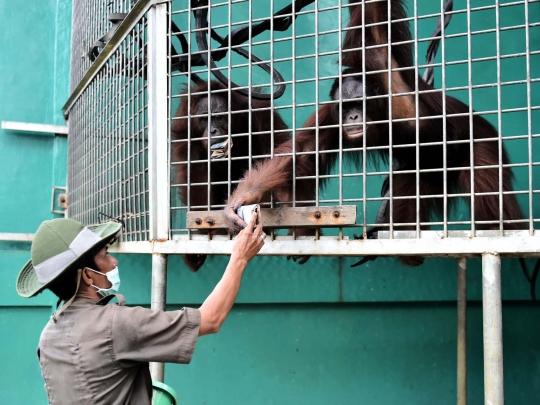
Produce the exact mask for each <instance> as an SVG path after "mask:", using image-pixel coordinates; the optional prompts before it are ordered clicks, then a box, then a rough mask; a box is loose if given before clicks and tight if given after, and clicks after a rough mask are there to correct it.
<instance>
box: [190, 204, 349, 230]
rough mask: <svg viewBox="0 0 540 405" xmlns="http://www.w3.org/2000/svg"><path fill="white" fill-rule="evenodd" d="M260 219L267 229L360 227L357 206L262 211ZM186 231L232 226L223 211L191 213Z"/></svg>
mask: <svg viewBox="0 0 540 405" xmlns="http://www.w3.org/2000/svg"><path fill="white" fill-rule="evenodd" d="M260 218H261V220H262V221H263V223H264V227H265V228H291V227H336V226H348V225H355V224H356V205H346V206H330V207H280V208H262V209H261V213H260ZM186 227H187V228H189V229H223V228H228V225H227V222H226V221H225V215H224V213H223V210H219V211H188V213H187V215H186Z"/></svg>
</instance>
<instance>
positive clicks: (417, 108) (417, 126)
mask: <svg viewBox="0 0 540 405" xmlns="http://www.w3.org/2000/svg"><path fill="white" fill-rule="evenodd" d="M414 55H415V61H414V88H415V90H416V91H415V92H414V109H415V113H414V126H415V139H416V147H415V153H416V167H415V169H416V173H415V182H416V213H415V214H416V237H417V238H419V237H420V202H421V200H420V93H419V87H418V86H419V85H418V77H419V73H418V65H419V63H418V55H419V52H418V1H414Z"/></svg>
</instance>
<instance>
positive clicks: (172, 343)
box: [111, 306, 201, 366]
mask: <svg viewBox="0 0 540 405" xmlns="http://www.w3.org/2000/svg"><path fill="white" fill-rule="evenodd" d="M200 325H201V314H200V312H199V310H198V309H194V308H182V309H181V310H179V311H169V312H165V311H162V310H153V309H148V308H142V307H124V306H118V307H117V310H116V311H115V314H114V316H113V319H112V336H111V337H112V349H113V352H114V357H115V359H116V361H118V362H119V363H120V364H121V365H123V366H130V365H131V364H133V363H132V362H150V361H156V362H163V363H183V364H188V363H189V362H190V361H191V357H192V356H193V351H194V350H195V344H196V342H197V337H198V336H199V327H200Z"/></svg>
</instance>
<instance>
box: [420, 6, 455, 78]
mask: <svg viewBox="0 0 540 405" xmlns="http://www.w3.org/2000/svg"><path fill="white" fill-rule="evenodd" d="M453 7H454V0H446V2H445V3H444V28H446V27H447V26H448V24H449V23H450V20H451V19H452V14H447V12H449V11H452V9H453ZM441 34H442V24H441V17H439V19H438V20H437V26H436V28H435V31H433V34H431V36H432V37H434V39H432V40H431V41H430V42H429V46H428V50H427V53H426V63H427V64H428V65H431V64H432V63H433V61H434V60H435V56H437V51H438V50H439V44H440V42H441ZM435 37H437V38H435ZM422 78H423V79H424V81H425V82H426V83H427V84H429V85H431V86H433V81H434V77H433V66H430V67H428V68H426V70H425V71H424V76H423V77H422Z"/></svg>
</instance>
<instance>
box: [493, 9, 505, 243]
mask: <svg viewBox="0 0 540 405" xmlns="http://www.w3.org/2000/svg"><path fill="white" fill-rule="evenodd" d="M499 7H500V4H499V2H497V3H496V5H495V33H496V35H495V37H496V39H497V129H498V135H499V137H498V138H499V221H500V222H499V230H500V234H501V236H503V227H504V225H503V221H504V214H503V144H502V132H501V131H502V113H501V109H502V101H501V27H500V22H501V16H500V10H499Z"/></svg>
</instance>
